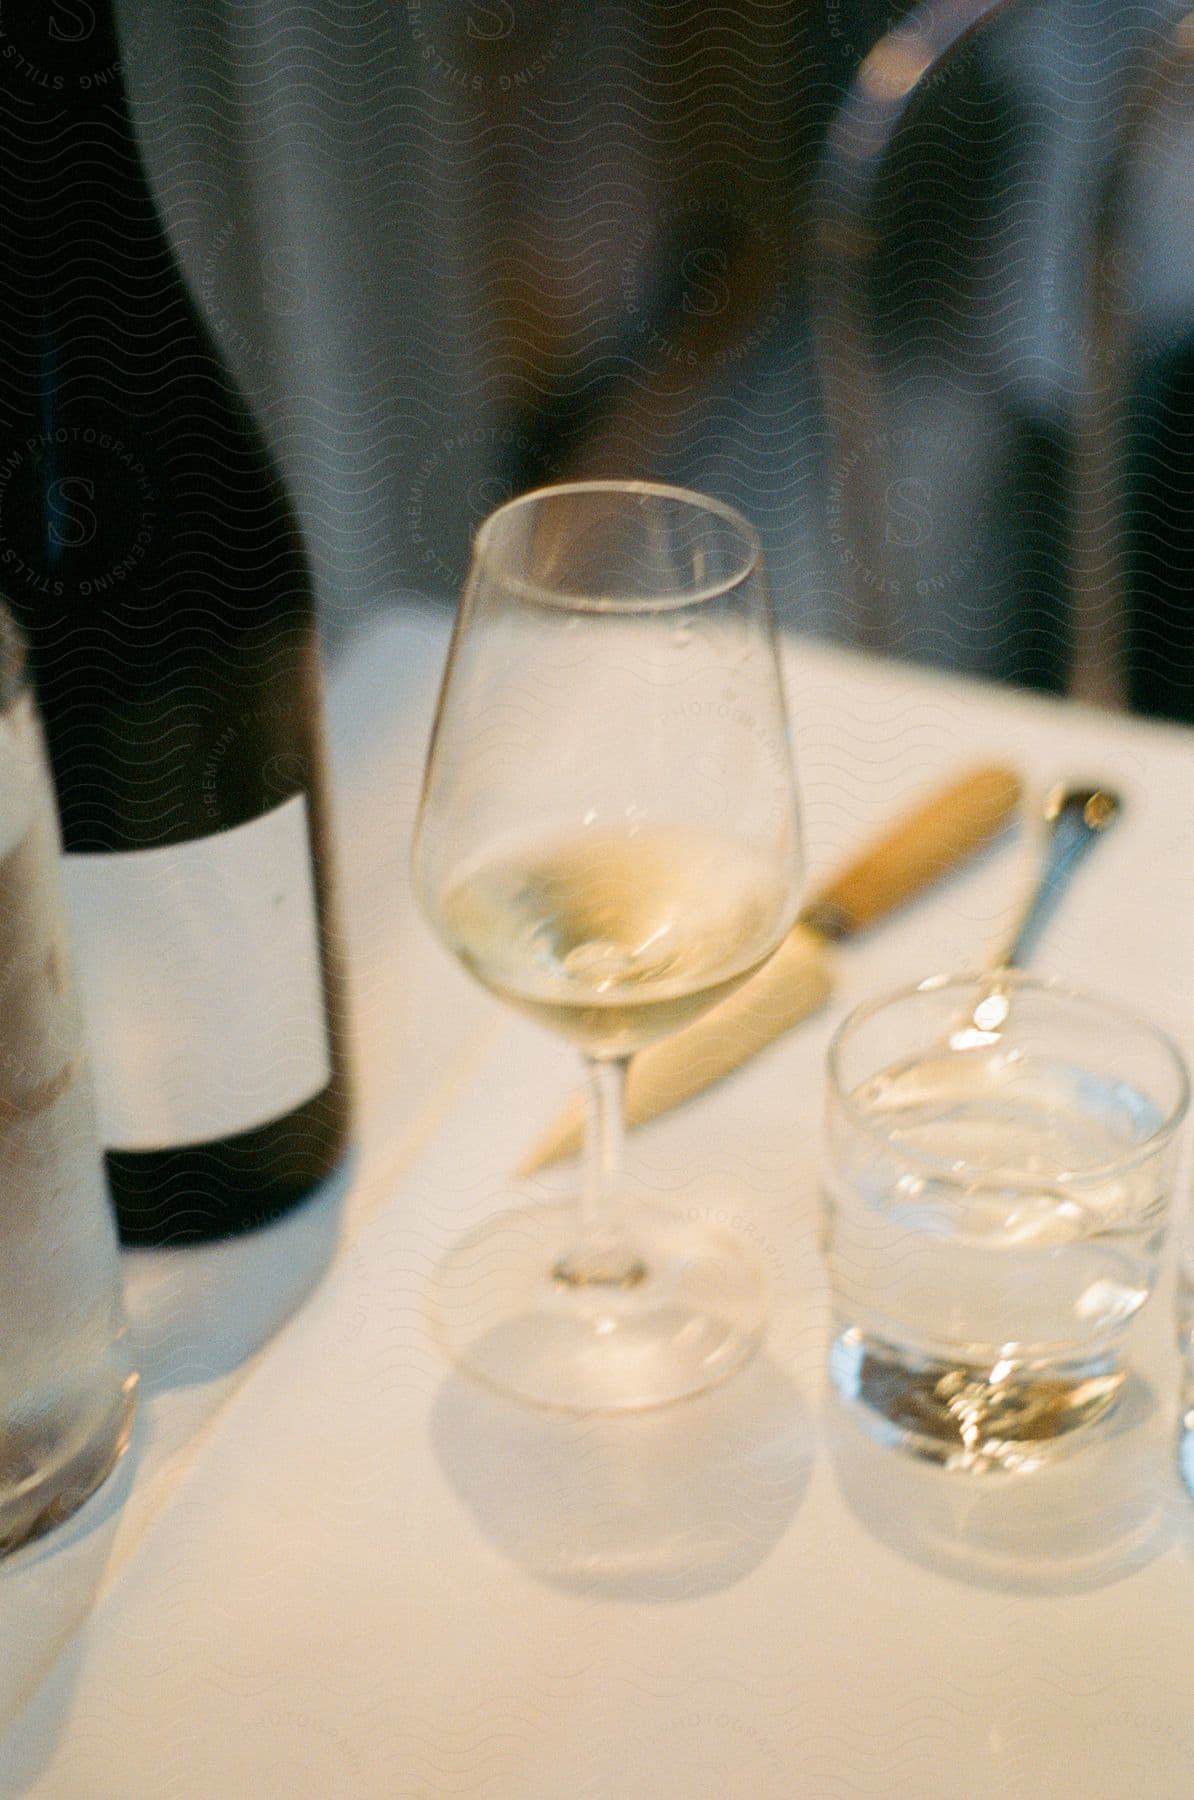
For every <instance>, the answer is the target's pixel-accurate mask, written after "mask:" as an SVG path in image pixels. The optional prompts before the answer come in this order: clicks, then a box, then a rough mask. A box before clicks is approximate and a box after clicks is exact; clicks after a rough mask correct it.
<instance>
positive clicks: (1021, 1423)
mask: <svg viewBox="0 0 1194 1800" xmlns="http://www.w3.org/2000/svg"><path fill="white" fill-rule="evenodd" d="M996 980H997V984H998V985H997V988H996V989H995V991H994V993H993V981H992V977H990V976H959V977H944V976H935V977H933V978H931V979H930V980H928V981H925V982H922V983H920V985H919V986H917V987H913V988H906V989H903V990H902V991H900V992H898V993H894V994H890V995H887V996H885V997H883V998H882V999H878V1000H873V1001H870V1002H869V1003H867V1004H866V1005H863V1006H861V1007H859V1008H858V1009H857V1010H856V1011H855V1012H853V1013H852V1014H851V1015H850V1017H849V1018H848V1019H846V1021H845V1022H844V1024H843V1025H842V1026H841V1027H840V1028H839V1030H838V1032H837V1034H836V1036H835V1037H834V1039H833V1042H832V1044H831V1045H830V1050H829V1066H828V1112H827V1143H826V1157H825V1175H824V1189H823V1192H824V1205H825V1248H826V1253H827V1258H828V1264H829V1272H830V1280H831V1286H832V1291H833V1307H834V1340H833V1346H832V1350H831V1353H830V1371H831V1374H832V1378H833V1380H834V1383H835V1385H836V1386H837V1388H838V1390H839V1392H840V1393H841V1394H842V1395H843V1396H844V1397H845V1398H846V1399H847V1400H849V1401H850V1402H852V1403H854V1404H856V1405H857V1406H858V1408H859V1411H860V1417H861V1418H862V1420H863V1421H864V1422H865V1423H866V1424H868V1425H869V1427H870V1429H871V1430H872V1431H873V1432H874V1434H875V1435H876V1436H878V1437H880V1438H881V1439H883V1440H884V1441H886V1442H889V1443H893V1444H898V1445H900V1446H902V1447H904V1448H906V1449H908V1450H911V1451H912V1452H914V1453H915V1454H918V1455H920V1456H923V1457H926V1458H929V1459H932V1460H934V1461H938V1462H942V1463H945V1464H947V1465H948V1466H950V1467H956V1468H969V1469H976V1470H981V1469H988V1468H1007V1469H1023V1468H1030V1467H1032V1466H1033V1465H1034V1464H1035V1463H1037V1462H1039V1461H1041V1460H1042V1459H1043V1458H1044V1456H1046V1455H1047V1454H1048V1453H1049V1451H1050V1450H1051V1449H1053V1448H1055V1447H1056V1446H1057V1445H1058V1444H1059V1443H1060V1442H1061V1441H1062V1440H1063V1439H1065V1438H1067V1437H1068V1436H1069V1434H1070V1433H1071V1432H1076V1431H1078V1430H1079V1429H1080V1428H1082V1427H1084V1426H1086V1425H1089V1424H1091V1423H1093V1422H1094V1421H1095V1420H1096V1419H1098V1418H1100V1417H1102V1415H1103V1414H1104V1413H1106V1412H1107V1410H1108V1409H1109V1408H1110V1407H1111V1405H1112V1404H1113V1403H1114V1401H1115V1399H1116V1396H1117V1395H1118V1393H1119V1391H1120V1389H1121V1387H1122V1384H1123V1382H1124V1378H1125V1373H1126V1369H1125V1362H1124V1352H1125V1338H1126V1335H1127V1332H1128V1329H1129V1327H1130V1325H1131V1324H1132V1321H1133V1320H1134V1319H1135V1317H1136V1315H1137V1313H1138V1312H1139V1311H1140V1309H1141V1307H1142V1306H1143V1305H1144V1303H1145V1301H1146V1300H1147V1299H1148V1297H1149V1295H1150V1293H1151V1292H1152V1290H1153V1287H1154V1285H1155V1282H1156V1279H1157V1269H1158V1259H1159V1255H1160V1250H1161V1244H1162V1239H1163V1235H1164V1231H1165V1225H1166V1219H1167V1215H1168V1210H1169V1196H1170V1187H1171V1183H1172V1179H1173V1170H1174V1160H1175V1139H1176V1131H1177V1127H1178V1125H1179V1123H1180V1121H1181V1119H1182V1116H1183V1114H1184V1112H1185V1109H1186V1104H1187V1098H1188V1085H1187V1078H1186V1071H1185V1067H1184V1065H1183V1062H1182V1059H1181V1056H1180V1054H1179V1052H1178V1050H1177V1049H1176V1048H1175V1046H1174V1045H1173V1044H1172V1043H1171V1042H1170V1041H1169V1039H1168V1038H1167V1037H1165V1036H1164V1035H1163V1034H1162V1033H1161V1032H1159V1031H1157V1030H1155V1029H1154V1028H1153V1027H1152V1026H1151V1025H1149V1024H1147V1023H1146V1022H1145V1021H1144V1020H1142V1019H1138V1018H1135V1017H1133V1016H1132V1015H1131V1014H1130V1013H1127V1012H1123V1011H1120V1010H1119V1008H1117V1007H1115V1006H1112V1005H1109V1004H1107V1003H1106V1002H1104V1001H1103V1000H1100V999H1096V998H1094V997H1092V996H1090V995H1088V994H1082V993H1078V992H1076V991H1074V990H1072V989H1070V988H1066V987H1063V986H1061V985H1060V984H1058V983H1056V982H1052V981H1044V980H1040V979H1037V978H1034V977H1032V976H1029V975H1023V974H1019V973H1011V972H1005V973H1003V974H1001V975H999V976H998V977H997V978H996Z"/></svg>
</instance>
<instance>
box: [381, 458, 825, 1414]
mask: <svg viewBox="0 0 1194 1800" xmlns="http://www.w3.org/2000/svg"><path fill="white" fill-rule="evenodd" d="M799 876H800V854H799V834H798V828H797V813H796V805H795V789H794V782H793V776H792V767H791V759H790V754H789V748H788V737H787V727H786V719H785V712H784V702H783V694H782V686H781V681H780V674H779V665H778V658H777V655H776V645H775V636H774V629H773V624H772V619H771V613H770V605H769V601H768V597H767V591H766V584H765V580H764V576H763V565H762V556H761V552H760V549H759V544H758V540H757V537H756V536H755V533H754V532H753V530H752V529H751V527H750V526H749V525H748V524H747V523H746V522H745V521H744V520H743V519H741V518H740V517H739V516H738V515H737V514H736V513H735V512H733V511H732V509H730V508H729V507H725V506H722V505H720V504H719V503H718V502H715V501H712V500H707V499H705V498H703V497H701V496H699V495H694V494H688V493H685V492H684V491H683V490H680V489H675V488H666V487H661V486H658V485H655V484H651V483H643V482H589V483H579V484H574V485H569V486H563V487H554V488H544V489H540V490H537V491H536V492H534V493H531V494H528V495H524V496H522V497H520V498H519V499H517V500H514V501H511V502H509V503H508V504H507V505H506V506H504V507H502V508H500V509H499V510H498V511H497V512H496V513H494V514H493V515H492V516H491V517H490V518H489V519H488V520H487V521H486V522H485V524H484V525H483V526H482V528H481V530H480V532H479V534H478V537H477V540H476V545H475V548H474V555H473V561H472V567H471V570H470V575H469V580H468V583H467V586H466V589H465V594H464V599H463V602H462V605H461V609H460V614H459V617H458V620H457V625H456V631H455V633H454V636H453V641H452V648H451V652H450V655H449V661H448V668H447V672H446V674H445V678H444V685H443V689H442V692H441V696H440V705H439V710H438V714H437V718H436V724H435V728H434V731H433V734H432V743H431V749H430V753H429V757H428V766H427V773H426V779H425V784H424V793H423V800H422V805H421V808H420V814H419V820H418V825H417V829H416V837H415V853H414V881H415V888H416V892H417V894H418V896H419V899H420V902H421V904H422V906H423V908H424V910H425V912H426V914H427V916H428V918H429V920H430V921H431V923H432V925H433V927H434V928H435V930H436V931H437V933H438V934H439V936H440V937H441V938H442V940H443V941H444V943H445V944H446V945H447V946H448V948H449V949H450V950H451V951H452V952H453V954H454V955H455V956H456V957H457V958H458V959H459V960H460V962H461V963H462V964H463V965H464V967H465V968H466V969H468V970H469V971H470V972H471V973H472V974H473V975H474V976H475V977H476V978H477V979H478V980H479V981H481V982H482V983H483V984H484V985H485V986H486V987H488V988H489V989H490V990H491V991H492V992H494V993H495V994H497V995H498V996H499V997H501V998H502V999H504V1000H506V1001H507V1002H509V1003H510V1004H512V1005H513V1006H515V1007H516V1008H518V1009H519V1010H520V1011H522V1012H524V1013H525V1014H527V1015H528V1016H530V1017H532V1018H534V1019H535V1020H537V1021H538V1022H539V1023H542V1024H544V1025H546V1026H548V1028H549V1029H552V1030H554V1031H555V1032H557V1033H558V1034H559V1035H561V1036H563V1037H565V1038H566V1039H568V1040H569V1041H571V1042H573V1043H574V1044H576V1045H577V1047H578V1048H579V1049H580V1051H581V1052H582V1055H583V1056H584V1058H585V1062H586V1065H587V1069H588V1074H589V1083H590V1097H591V1098H590V1130H589V1134H588V1145H587V1163H588V1172H587V1178H586V1184H585V1193H584V1197H583V1199H582V1204H581V1208H580V1216H579V1219H576V1218H568V1217H567V1216H566V1213H565V1209H562V1208H559V1207H552V1206H539V1207H531V1208H524V1209H521V1210H520V1211H519V1212H518V1213H516V1214H515V1215H513V1216H510V1215H507V1216H506V1217H505V1219H504V1220H498V1221H495V1222H494V1223H493V1224H490V1225H487V1226H485V1227H484V1228H483V1229H482V1231H481V1232H480V1233H475V1234H473V1236H472V1238H470V1239H468V1240H466V1241H465V1244H464V1245H462V1246H458V1247H457V1250H456V1251H454V1252H453V1253H452V1255H450V1256H449V1258H448V1259H447V1261H446V1262H445V1264H444V1265H443V1266H442V1267H441V1270H440V1272H439V1276H438V1279H437V1288H436V1295H435V1304H434V1311H435V1316H436V1320H437V1328H438V1331H439V1334H440V1336H441V1337H442V1338H443V1339H444V1340H445V1341H446V1344H447V1347H448V1348H449V1351H450V1353H451V1354H452V1355H453V1356H454V1357H455V1358H457V1359H458V1360H459V1361H460V1362H461V1363H462V1364H463V1365H464V1366H466V1367H467V1368H469V1369H470V1370H471V1371H472V1372H473V1373H474V1374H478V1375H480V1376H482V1377H483V1378H484V1379H486V1380H488V1381H489V1382H490V1383H491V1384H493V1385H496V1386H498V1387H501V1388H502V1389H503V1390H504V1391H507V1392H511V1393H513V1394H515V1395H517V1396H518V1397H520V1398H522V1399H525V1400H531V1401H533V1402H535V1403H538V1404H542V1405H550V1406H563V1407H567V1408H570V1409H576V1410H584V1411H587V1410H590V1409H593V1408H602V1409H609V1408H612V1409H621V1408H623V1407H638V1406H646V1405H651V1404H658V1403H660V1402H662V1401H665V1400H672V1399H676V1398H680V1397H681V1396H683V1395H684V1394H688V1393H692V1392H696V1391H699V1389H701V1388H703V1387H706V1386H708V1385H709V1384H710V1383H711V1382H712V1381H715V1380H718V1379H720V1378H721V1377H722V1376H723V1375H725V1374H728V1373H730V1371H731V1370H732V1369H733V1368H735V1367H737V1366H739V1364H740V1363H741V1362H742V1361H744V1360H745V1358H746V1356H747V1355H748V1354H749V1353H750V1351H751V1350H752V1349H753V1347H754V1345H755V1344H756V1343H757V1341H758V1338H759V1335H760V1332H761V1326H762V1318H763V1312H764V1293H763V1282H762V1276H761V1272H760V1271H759V1269H758V1267H757V1265H756V1264H755V1263H754V1261H753V1259H752V1258H751V1257H750V1255H749V1254H748V1252H747V1251H746V1250H745V1248H744V1247H742V1246H740V1245H737V1244H736V1243H735V1242H734V1241H733V1240H732V1239H730V1238H729V1237H728V1236H726V1235H725V1234H720V1233H717V1232H715V1231H711V1230H706V1229H704V1228H702V1227H700V1226H699V1225H697V1224H694V1223H693V1222H692V1221H688V1220H684V1221H681V1220H678V1219H676V1218H674V1217H672V1216H670V1215H669V1214H667V1213H666V1212H665V1211H664V1210H663V1209H660V1208H654V1207H653V1208H650V1209H646V1208H642V1209H638V1210H637V1211H636V1212H635V1214H634V1216H633V1218H629V1219H628V1218H625V1217H623V1216H622V1208H621V1207H620V1205H619V1200H618V1193H617V1163H618V1152H619V1145H620V1138H621V1089H622V1085H623V1080H624V1075H625V1068H626V1062H627V1059H628V1058H629V1057H630V1056H631V1055H632V1054H633V1053H634V1052H635V1051H637V1050H639V1049H641V1048H643V1047H644V1046H645V1045H647V1044H649V1043H652V1042H654V1041H656V1040H657V1039H659V1038H661V1037H663V1036H666V1035H667V1034H669V1033H670V1032H672V1031H675V1030H677V1029H679V1028H680V1027H681V1026H683V1025H685V1024H688V1023H689V1022H690V1021H691V1020H692V1019H694V1018H696V1017H698V1016H699V1015H700V1014H701V1013H703V1012H705V1011H707V1010H708V1009H709V1008H710V1007H712V1006H715V1005H716V1004H717V1002H718V1001H719V1000H720V999H722V998H723V997H725V996H726V995H727V994H729V993H731V992H732V991H733V990H734V989H735V988H736V987H738V986H740V985H741V984H742V983H743V982H744V981H746V980H748V979H749V977H750V975H751V974H752V973H753V972H754V970H755V969H757V968H758V967H759V966H760V964H761V963H762V962H764V961H765V960H766V959H767V957H768V956H770V955H771V954H772V952H773V951H774V950H775V949H776V948H777V946H778V945H779V943H780V942H781V941H782V939H783V938H784V936H785V935H786V933H787V931H788V929H789V928H790V926H791V923H792V921H793V918H794V916H795V912H796V906H797V898H798V883H799Z"/></svg>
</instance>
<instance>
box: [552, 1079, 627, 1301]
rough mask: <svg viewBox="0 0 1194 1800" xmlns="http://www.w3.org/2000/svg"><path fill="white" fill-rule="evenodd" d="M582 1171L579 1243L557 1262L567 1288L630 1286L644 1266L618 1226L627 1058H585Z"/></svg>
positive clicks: (557, 1270) (558, 1277) (620, 1206)
mask: <svg viewBox="0 0 1194 1800" xmlns="http://www.w3.org/2000/svg"><path fill="white" fill-rule="evenodd" d="M583 1060H584V1065H585V1077H586V1099H587V1109H586V1115H585V1170H584V1186H583V1188H582V1190H581V1202H580V1241H579V1243H578V1244H577V1245H576V1247H575V1248H574V1249H573V1250H571V1251H570V1252H569V1254H568V1255H567V1256H565V1257H562V1258H561V1260H560V1262H559V1263H558V1264H557V1265H556V1271H555V1274H556V1279H557V1280H558V1281H564V1282H567V1283H568V1284H569V1285H570V1286H572V1287H589V1286H601V1287H633V1286H634V1285H635V1283H636V1282H639V1281H641V1280H642V1279H643V1276H644V1275H645V1274H646V1268H645V1266H644V1264H643V1262H642V1259H641V1257H639V1256H638V1255H637V1254H636V1252H635V1251H634V1249H633V1248H632V1247H631V1245H630V1244H629V1243H628V1242H627V1240H626V1238H625V1237H624V1235H623V1230H622V1205H621V1178H622V1148H623V1144H624V1141H625V1135H626V1123H625V1103H626V1071H627V1068H628V1067H629V1063H630V1058H629V1057H626V1056H618V1057H610V1058H608V1059H604V1058H602V1059H599V1058H597V1057H594V1056H586V1057H585V1058H584V1059H583Z"/></svg>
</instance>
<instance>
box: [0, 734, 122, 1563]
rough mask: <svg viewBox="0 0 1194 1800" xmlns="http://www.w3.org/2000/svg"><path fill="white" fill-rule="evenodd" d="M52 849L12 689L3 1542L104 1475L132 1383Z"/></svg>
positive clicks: (1, 1157) (48, 805)
mask: <svg viewBox="0 0 1194 1800" xmlns="http://www.w3.org/2000/svg"><path fill="white" fill-rule="evenodd" d="M57 860H58V841H57V831H56V823H55V818H54V813H53V810H52V800H51V796H50V791H49V787H48V782H47V781H46V778H45V775H44V772H43V766H42V763H41V757H40V738H39V733H38V728H37V724H36V720H35V717H34V715H33V712H32V708H31V706H30V705H29V702H28V700H27V699H19V700H17V701H16V702H15V703H14V705H13V706H12V707H11V708H10V709H9V711H8V712H7V713H6V714H5V715H4V717H3V718H2V719H0V1551H2V1550H4V1549H8V1548H11V1547H12V1546H13V1545H15V1544H16V1543H18V1542H21V1541H23V1540H24V1539H25V1538H27V1537H29V1536H32V1535H35V1534H36V1533H37V1532H38V1531H40V1530H43V1529H45V1528H46V1527H47V1526H48V1525H51V1524H53V1523H54V1522H55V1521H56V1520H57V1519H59V1518H63V1517H65V1516H66V1515H67V1514H68V1513H69V1512H71V1511H73V1510H74V1508H75V1506H76V1505H78V1504H79V1502H80V1500H81V1499H82V1498H84V1497H85V1496H86V1494H88V1493H90V1491H91V1490H92V1488H94V1487H95V1486H96V1485H97V1483H98V1482H99V1481H100V1480H101V1479H102V1478H103V1475H104V1474H105V1473H106V1472H107V1470H108V1468H110V1467H111V1464H112V1462H113V1461H114V1459H115V1457H116V1455H118V1454H119V1451H120V1449H121V1448H122V1447H123V1443H124V1439H125V1437H126V1435H127V1429H128V1420H129V1416H130V1412H131V1402H132V1389H133V1384H134V1377H133V1376H132V1375H131V1373H130V1371H129V1363H128V1351H127V1345H126V1342H125V1333H124V1323H123V1316H122V1310H121V1303H120V1293H119V1283H118V1273H117V1253H116V1237H115V1228H114V1225H113V1222H112V1217H111V1210H110V1207H109V1204H108V1200H107V1195H106V1191H105V1187H104V1177H103V1165H102V1160H101V1155H100V1151H99V1147H98V1136H97V1130H96V1120H95V1109H94V1102H93V1098H92V1090H91V1082H90V1076H89V1071H88V1065H87V1061H86V1054H85V1047H84V1042H83V1027H82V1016H81V1011H80V1006H79V1000H78V995H77V990H76V987H75V983H74V980H73V975H72V970H71V966H70V959H69V952H68V947H67V943H66V937H65V930H64V924H63V915H62V908H61V903H60V898H59V889H58V869H57Z"/></svg>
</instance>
